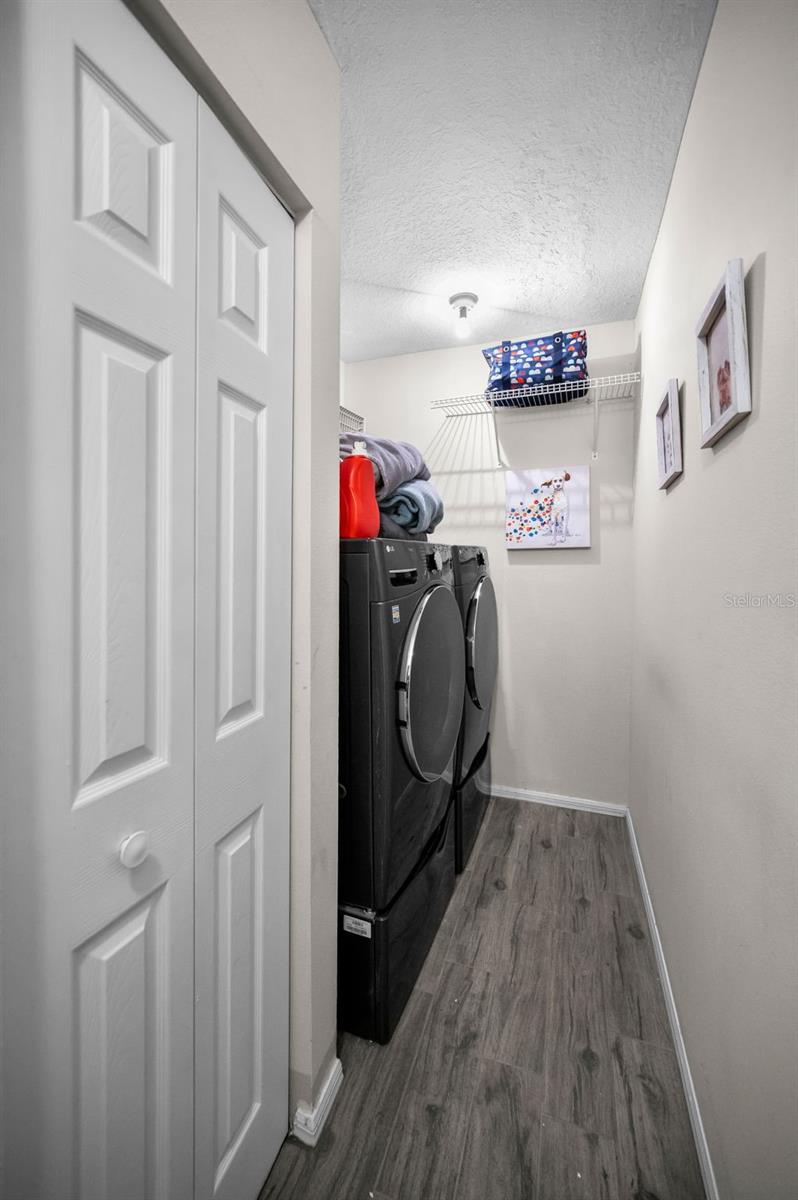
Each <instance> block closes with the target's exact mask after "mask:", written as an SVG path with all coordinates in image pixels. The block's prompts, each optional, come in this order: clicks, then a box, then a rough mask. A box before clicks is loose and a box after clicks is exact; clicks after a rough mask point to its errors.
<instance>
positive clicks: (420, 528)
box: [379, 479, 443, 534]
mask: <svg viewBox="0 0 798 1200" xmlns="http://www.w3.org/2000/svg"><path fill="white" fill-rule="evenodd" d="M379 503H380V512H381V513H385V514H387V515H388V516H389V517H390V518H391V519H392V520H394V521H395V522H396V524H397V525H401V526H402V528H403V529H406V530H407V532H408V533H413V534H416V533H432V531H433V529H434V528H435V526H436V525H439V524H440V523H441V521H442V520H443V500H442V499H441V497H440V494H439V492H438V490H437V489H436V488H434V487H433V486H432V484H431V483H427V482H425V480H423V479H411V480H410V482H409V483H403V484H402V485H401V486H400V487H398V488H397V489H396V490H395V491H394V492H393V493H392V494H391V495H390V496H386V497H385V499H384V500H380V502H379Z"/></svg>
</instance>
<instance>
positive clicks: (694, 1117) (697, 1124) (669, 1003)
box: [626, 811, 720, 1200]
mask: <svg viewBox="0 0 798 1200" xmlns="http://www.w3.org/2000/svg"><path fill="white" fill-rule="evenodd" d="M626 828H627V830H628V831H629V841H630V842H631V844H632V857H633V858H634V863H635V870H636V871H637V879H638V883H639V884H640V891H641V892H642V893H643V904H644V905H645V909H646V917H647V918H648V931H649V934H650V935H651V944H652V946H653V947H654V957H655V958H656V960H657V969H658V970H659V978H660V982H661V984H662V991H663V994H664V996H665V1008H666V1009H667V1012H668V1021H669V1023H670V1027H671V1036H672V1037H673V1048H674V1050H675V1051H676V1058H677V1060H678V1063H679V1073H680V1075H681V1077H682V1087H683V1088H684V1095H685V1099H686V1101H687V1111H688V1113H689V1115H690V1125H691V1126H692V1129H693V1138H694V1139H695V1148H696V1153H697V1154H698V1162H699V1165H700V1167H701V1176H702V1178H703V1180H704V1191H705V1192H706V1194H707V1200H720V1193H719V1192H718V1184H717V1180H716V1179H715V1172H714V1170H713V1168H712V1159H711V1157H710V1153H709V1143H708V1142H707V1135H706V1132H705V1130H704V1122H703V1121H702V1120H701V1111H700V1109H699V1107H698V1096H697V1095H696V1090H695V1085H694V1083H693V1076H692V1072H691V1071H690V1063H689V1062H688V1059H687V1047H686V1046H685V1044H684V1037H683V1036H682V1027H681V1025H680V1024H679V1014H678V1012H677V1011H676V1000H675V998H674V995H673V988H672V987H671V981H670V976H669V975H668V965H667V963H666V962H665V951H664V950H663V948H662V940H661V939H660V936H659V928H658V926H657V918H656V916H655V913H654V905H653V904H652V901H651V893H650V892H649V890H648V884H647V882H646V874H645V871H644V870H643V860H642V858H641V857H640V847H639V846H638V844H637V835H636V834H635V827H634V823H633V821H632V814H631V813H630V812H628V811H627V813H626Z"/></svg>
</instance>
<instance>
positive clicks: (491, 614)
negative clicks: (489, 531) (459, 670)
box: [466, 575, 499, 711]
mask: <svg viewBox="0 0 798 1200" xmlns="http://www.w3.org/2000/svg"><path fill="white" fill-rule="evenodd" d="M498 665H499V621H498V617H497V614H496V593H495V592H494V590H493V584H492V583H491V581H490V579H489V577H488V576H487V575H485V576H484V577H483V578H482V579H480V581H479V583H478V584H477V586H476V588H475V589H474V595H473V596H472V597H471V603H470V605H469V606H468V619H467V621H466V680H467V683H468V694H469V695H470V697H471V699H472V700H473V702H474V704H476V706H477V708H481V709H483V710H485V711H487V710H488V709H489V708H490V702H491V700H492V699H493V689H494V687H495V686H496V671H497V668H498Z"/></svg>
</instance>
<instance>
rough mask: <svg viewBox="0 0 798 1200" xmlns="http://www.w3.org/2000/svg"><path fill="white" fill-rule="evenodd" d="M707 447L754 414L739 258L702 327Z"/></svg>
mask: <svg viewBox="0 0 798 1200" xmlns="http://www.w3.org/2000/svg"><path fill="white" fill-rule="evenodd" d="M696 337H697V339H698V399H699V406H700V409H701V445H702V446H704V447H706V446H713V445H714V444H715V442H717V440H718V438H722V437H723V435H724V434H725V433H728V431H729V430H730V429H731V428H732V426H734V425H736V424H737V422H738V421H742V419H743V417H747V416H748V414H749V413H750V411H751V375H750V371H749V367H748V333H747V329H746V317H745V281H744V278H743V260H742V259H741V258H733V259H732V260H731V261H730V262H729V263H728V264H727V265H726V271H725V274H724V276H723V278H722V279H721V281H720V283H719V284H718V286H717V287H716V288H715V290H714V292H713V293H712V295H711V296H710V298H709V301H708V303H707V306H706V308H705V309H704V311H703V313H702V314H701V320H700V321H699V322H698V325H697V326H696Z"/></svg>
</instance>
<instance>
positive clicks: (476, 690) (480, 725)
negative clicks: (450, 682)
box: [452, 546, 499, 872]
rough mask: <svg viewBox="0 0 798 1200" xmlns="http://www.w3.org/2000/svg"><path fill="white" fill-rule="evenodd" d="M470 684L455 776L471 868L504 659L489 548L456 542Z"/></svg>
mask: <svg viewBox="0 0 798 1200" xmlns="http://www.w3.org/2000/svg"><path fill="white" fill-rule="evenodd" d="M452 554H453V557H454V582H455V589H454V590H455V596H456V597H457V603H458V605H459V607H460V612H461V614H462V619H463V633H464V636H465V657H466V688H465V696H464V699H463V723H462V727H461V730H460V737H459V738H458V742H457V756H456V759H455V780H454V818H455V825H454V831H455V861H456V868H457V871H458V872H459V871H463V870H465V865H466V863H467V862H468V857H469V855H470V854H471V851H472V849H473V847H474V842H475V841H476V837H477V834H478V833H479V827H480V825H481V824H482V818H483V817H484V815H485V808H486V806H487V803H488V800H489V798H490V783H491V774H490V713H491V705H492V703H493V691H494V688H495V685H496V672H497V669H498V661H499V627H498V618H497V613H496V593H495V592H494V590H493V584H492V582H491V579H490V568H489V565H488V552H487V550H486V549H485V547H484V546H452Z"/></svg>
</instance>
